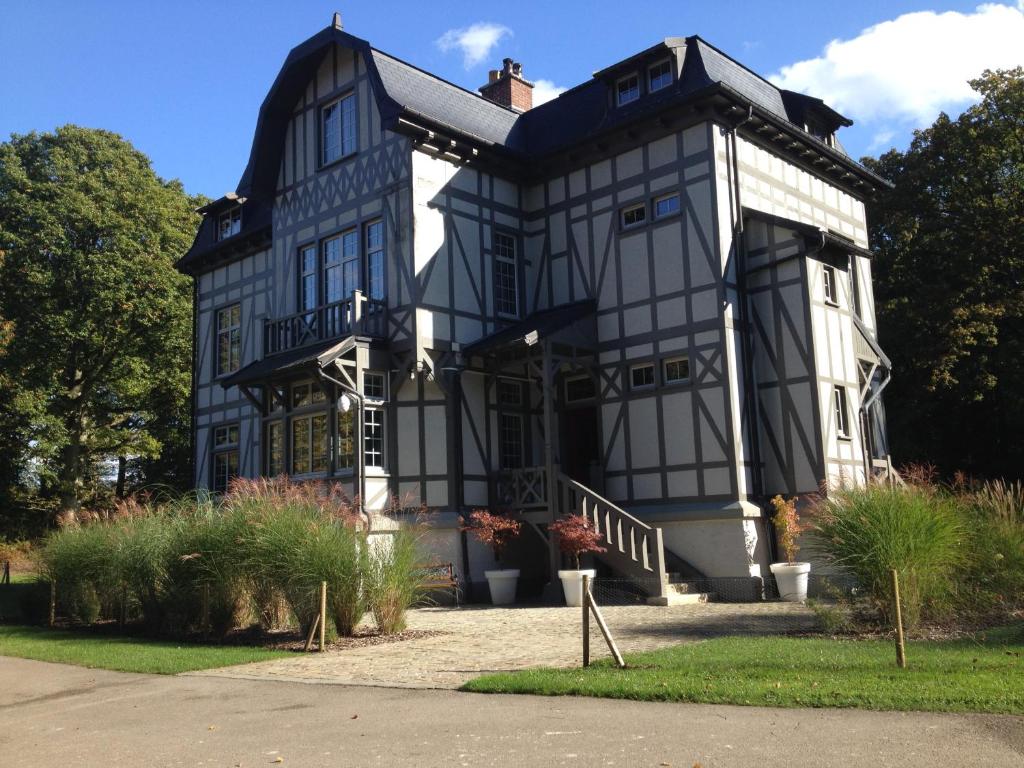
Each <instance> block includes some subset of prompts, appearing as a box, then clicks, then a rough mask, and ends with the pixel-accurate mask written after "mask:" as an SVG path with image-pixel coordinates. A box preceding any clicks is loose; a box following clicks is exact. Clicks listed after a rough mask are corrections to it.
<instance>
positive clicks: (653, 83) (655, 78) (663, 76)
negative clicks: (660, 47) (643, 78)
mask: <svg viewBox="0 0 1024 768" xmlns="http://www.w3.org/2000/svg"><path fill="white" fill-rule="evenodd" d="M669 85H672V62H671V61H662V62H659V63H657V64H655V65H654V66H653V67H651V68H650V69H649V70H647V90H648V91H649V92H650V93H654V92H655V91H660V90H661V89H662V88H665V87H667V86H669Z"/></svg>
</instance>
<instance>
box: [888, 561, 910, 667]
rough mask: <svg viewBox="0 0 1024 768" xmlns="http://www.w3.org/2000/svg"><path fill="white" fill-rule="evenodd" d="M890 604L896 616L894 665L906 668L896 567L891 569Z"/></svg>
mask: <svg viewBox="0 0 1024 768" xmlns="http://www.w3.org/2000/svg"><path fill="white" fill-rule="evenodd" d="M892 604H893V608H894V609H895V617H896V666H898V667H899V668H900V669H906V668H907V648H906V645H904V643H903V612H902V610H901V609H900V577H899V574H898V573H896V569H895V568H893V569H892Z"/></svg>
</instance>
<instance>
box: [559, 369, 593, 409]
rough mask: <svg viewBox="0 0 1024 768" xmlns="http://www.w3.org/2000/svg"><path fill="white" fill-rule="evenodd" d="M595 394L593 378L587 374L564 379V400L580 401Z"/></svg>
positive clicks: (568, 401) (589, 398)
mask: <svg viewBox="0 0 1024 768" xmlns="http://www.w3.org/2000/svg"><path fill="white" fill-rule="evenodd" d="M596 396H597V391H596V387H595V386H594V380H593V379H592V378H590V377H589V376H586V375H584V376H570V377H569V378H567V379H566V380H565V402H567V403H581V402H584V401H586V400H593V399H594V398H595V397H596Z"/></svg>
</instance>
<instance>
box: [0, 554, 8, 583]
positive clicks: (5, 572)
mask: <svg viewBox="0 0 1024 768" xmlns="http://www.w3.org/2000/svg"><path fill="white" fill-rule="evenodd" d="M10 583H11V561H10V560H4V575H3V578H2V579H0V584H10Z"/></svg>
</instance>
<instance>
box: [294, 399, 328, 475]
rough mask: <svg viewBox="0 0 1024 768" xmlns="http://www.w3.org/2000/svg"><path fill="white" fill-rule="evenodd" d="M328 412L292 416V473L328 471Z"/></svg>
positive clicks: (303, 473)
mask: <svg viewBox="0 0 1024 768" xmlns="http://www.w3.org/2000/svg"><path fill="white" fill-rule="evenodd" d="M327 448H328V443H327V414H326V413H314V414H310V415H308V416H293V417H292V474H293V475H308V474H310V473H313V472H326V471H327Z"/></svg>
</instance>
